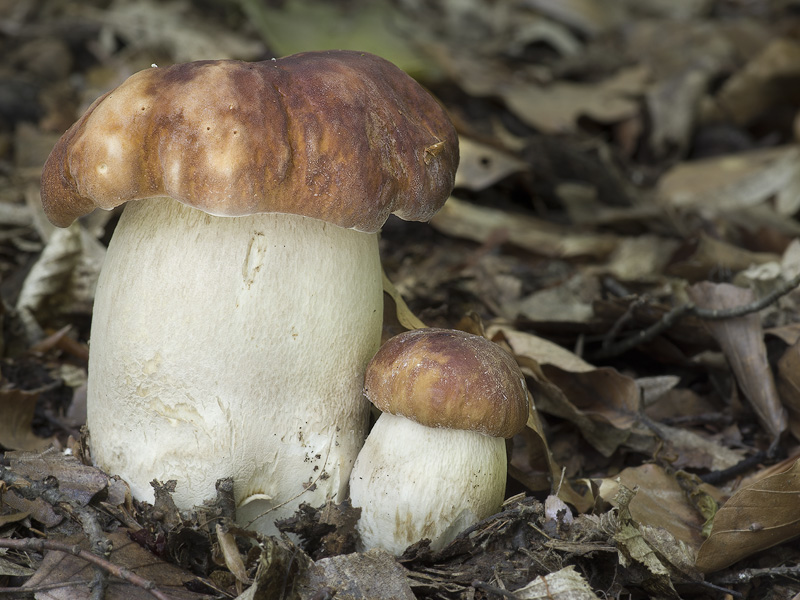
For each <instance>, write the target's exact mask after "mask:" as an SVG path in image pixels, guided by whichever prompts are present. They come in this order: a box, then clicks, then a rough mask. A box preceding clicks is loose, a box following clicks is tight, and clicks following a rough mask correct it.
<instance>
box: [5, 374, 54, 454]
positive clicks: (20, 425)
mask: <svg viewBox="0 0 800 600" xmlns="http://www.w3.org/2000/svg"><path fill="white" fill-rule="evenodd" d="M40 393H41V392H40V390H31V391H25V390H18V389H13V388H12V389H8V387H6V388H5V389H2V388H0V445H1V446H3V447H4V448H8V449H10V450H31V451H36V450H44V449H45V448H47V447H48V446H49V445H50V444H51V443H52V442H53V438H52V437H50V438H41V437H39V436H38V435H36V434H34V433H33V430H32V429H31V422H32V421H33V416H34V413H35V412H36V402H37V400H38V399H39V394H40Z"/></svg>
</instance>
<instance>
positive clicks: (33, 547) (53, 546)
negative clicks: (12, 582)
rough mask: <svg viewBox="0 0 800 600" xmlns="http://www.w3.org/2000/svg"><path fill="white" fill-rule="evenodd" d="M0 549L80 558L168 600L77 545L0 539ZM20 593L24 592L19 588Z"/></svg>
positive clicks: (142, 580)
mask: <svg viewBox="0 0 800 600" xmlns="http://www.w3.org/2000/svg"><path fill="white" fill-rule="evenodd" d="M0 548H10V549H12V550H30V551H33V552H39V553H42V552H44V551H45V550H54V551H56V552H65V553H67V554H72V555H73V556H77V557H78V558H82V559H83V560H85V561H86V562H89V563H92V564H93V565H94V566H96V567H99V568H101V569H103V570H104V571H106V572H108V573H110V574H111V575H113V576H114V577H117V578H119V579H122V580H123V581H127V582H128V583H130V584H133V585H135V586H136V587H140V588H142V589H144V590H147V591H148V592H150V594H151V595H152V596H154V597H155V598H158V600H170V598H169V596H167V595H165V594H164V593H163V592H160V591H159V590H158V589H157V588H156V584H155V582H153V581H150V580H149V579H145V578H144V577H139V576H138V575H137V574H136V573H134V572H133V571H130V570H128V569H125V568H124V567H118V566H117V565H115V564H114V563H112V562H109V561H107V560H106V559H105V558H101V557H99V556H97V555H96V554H93V553H92V552H89V551H88V550H84V549H83V548H81V547H80V546H79V545H77V544H65V543H64V542H58V541H55V540H40V539H37V538H26V539H22V540H12V539H10V538H0ZM20 591H24V590H23V589H22V588H20Z"/></svg>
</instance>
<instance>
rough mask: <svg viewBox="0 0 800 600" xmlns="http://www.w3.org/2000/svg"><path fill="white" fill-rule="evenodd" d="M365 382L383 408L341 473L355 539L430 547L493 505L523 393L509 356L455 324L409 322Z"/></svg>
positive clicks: (521, 414) (502, 484) (522, 412)
mask: <svg viewBox="0 0 800 600" xmlns="http://www.w3.org/2000/svg"><path fill="white" fill-rule="evenodd" d="M364 390H365V394H366V396H367V398H369V399H370V400H371V401H372V403H373V404H374V405H375V406H377V407H378V408H379V409H380V410H381V411H383V412H382V414H381V415H380V417H378V420H377V421H376V422H375V425H374V426H373V428H372V431H371V432H370V434H369V436H368V437H367V441H366V442H365V444H364V447H363V448H362V449H361V452H360V453H359V454H358V459H357V460H356V464H355V466H354V467H353V471H352V473H351V474H350V499H351V501H352V503H353V506H354V507H358V508H361V518H360V519H359V521H358V525H357V528H358V531H359V534H360V536H361V541H362V544H363V548H364V549H370V548H374V547H380V548H383V549H384V550H387V551H389V552H392V553H394V554H401V553H402V552H403V551H404V550H405V549H406V547H407V546H409V545H410V544H413V543H415V542H417V541H419V540H422V539H426V538H427V539H429V540H431V548H433V549H434V550H439V549H441V548H442V547H444V546H445V545H446V544H447V543H449V542H450V541H451V540H452V539H453V538H455V536H456V535H458V534H459V533H460V532H461V531H462V530H464V529H466V528H467V527H469V526H470V525H472V524H474V523H476V522H478V521H479V520H481V519H484V518H486V517H488V516H489V515H492V514H494V512H496V511H497V510H498V509H499V508H500V505H501V503H502V502H503V496H504V494H505V488H506V472H507V459H506V446H505V440H504V439H503V438H510V437H512V436H514V435H515V434H516V433H518V432H519V431H521V430H522V429H523V428H524V427H525V423H526V422H527V419H528V393H527V389H526V386H525V379H524V376H523V375H522V372H521V371H520V369H519V367H518V366H517V363H516V362H515V361H514V359H513V357H512V356H511V355H510V354H508V353H507V352H506V351H505V350H503V349H502V348H501V347H500V346H498V345H497V344H494V343H493V342H490V341H489V340H487V339H485V338H483V337H480V336H477V335H472V334H468V333H464V332H462V331H455V330H449V329H417V330H414V331H407V332H405V333H401V334H400V335H397V336H395V337H393V338H391V339H390V340H388V341H387V342H386V343H385V344H384V345H383V346H382V347H381V349H380V350H379V351H378V353H377V354H376V355H375V356H374V358H373V359H372V360H371V361H370V363H369V365H368V366H367V372H366V381H365V385H364Z"/></svg>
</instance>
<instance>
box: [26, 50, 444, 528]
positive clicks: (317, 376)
mask: <svg viewBox="0 0 800 600" xmlns="http://www.w3.org/2000/svg"><path fill="white" fill-rule="evenodd" d="M457 162H458V140H457V136H456V133H455V130H454V128H453V126H452V124H451V122H450V121H449V119H448V117H447V115H446V113H445V111H444V110H443V109H442V107H441V106H440V105H439V104H438V103H437V102H436V101H435V100H434V99H433V98H432V97H431V96H430V95H429V94H428V93H427V92H426V91H425V90H424V89H423V88H422V87H421V86H420V85H419V84H417V83H416V82H415V81H414V80H413V79H412V78H410V77H409V76H408V75H406V74H405V73H403V72H402V71H401V70H399V69H398V68H396V67H395V66H393V65H392V64H391V63H389V62H387V61H385V60H383V59H381V58H378V57H376V56H373V55H370V54H365V53H359V52H347V51H330V52H308V53H303V54H297V55H293V56H289V57H286V58H282V59H278V60H275V59H273V60H270V61H264V62H259V63H244V62H238V61H222V60H221V61H200V62H193V63H187V64H179V65H174V66H171V67H168V68H157V67H154V68H150V69H147V70H145V71H141V72H139V73H136V74H135V75H133V76H131V77H130V78H129V79H128V80H127V81H125V82H124V83H123V84H122V85H120V86H119V87H118V88H116V89H115V90H112V91H111V92H109V93H107V94H106V95H104V96H102V97H101V98H99V99H98V100H97V101H95V102H94V104H92V105H91V106H90V107H89V109H88V110H87V111H86V113H85V114H84V115H83V116H82V117H81V118H80V120H79V121H78V122H76V123H75V124H74V125H73V126H72V127H71V128H70V129H69V130H68V131H67V132H66V133H65V134H64V136H63V137H62V138H61V140H60V141H59V142H58V143H57V145H56V146H55V148H54V149H53V151H52V153H51V154H50V157H49V158H48V160H47V163H46V164H45V167H44V171H43V173H42V203H43V205H44V210H45V213H46V214H47V216H48V217H49V219H50V220H51V221H52V222H53V223H54V224H56V225H58V226H62V227H64V226H68V225H69V224H70V223H72V222H73V221H74V220H75V219H76V218H77V217H80V216H81V215H84V214H86V213H88V212H90V211H92V210H93V209H95V208H96V207H99V208H103V209H113V208H114V207H117V206H119V205H121V204H123V203H125V202H129V204H128V205H127V206H126V208H125V211H124V213H123V214H122V217H121V218H120V220H119V223H118V225H117V228H116V230H115V232H114V235H113V238H112V240H111V242H110V244H109V248H108V254H107V257H106V261H105V264H104V266H103V270H102V274H101V276H100V281H99V282H98V286H97V294H96V300H95V306H94V314H93V322H92V331H91V352H90V359H89V382H88V394H89V396H88V426H89V432H90V435H91V450H92V457H93V459H94V461H95V462H96V463H97V464H98V465H99V466H101V467H103V468H104V469H105V470H107V471H108V472H111V473H115V474H119V475H120V476H122V477H123V478H124V479H125V480H126V481H127V482H128V483H129V484H130V486H131V490H132V492H133V494H134V496H135V497H137V498H140V499H145V500H149V499H152V498H153V491H152V489H151V486H150V482H151V481H152V480H154V479H158V480H161V481H166V480H169V479H175V480H177V484H178V485H177V489H176V491H175V494H174V499H175V501H176V503H177V505H178V506H179V507H191V506H193V505H196V504H199V503H201V502H202V501H204V500H206V499H209V498H212V497H213V496H214V494H215V488H214V484H215V482H216V481H217V480H218V479H220V478H222V477H233V479H234V490H235V496H236V500H237V503H238V513H237V514H238V518H239V520H240V522H243V523H251V524H252V526H253V527H254V528H256V529H259V530H261V531H265V532H272V531H273V528H272V523H273V521H274V520H276V519H278V518H283V517H285V516H287V515H289V514H291V513H292V512H293V511H294V509H295V508H296V507H297V505H298V504H299V503H300V502H308V503H310V504H312V505H314V504H321V503H323V502H324V501H325V500H326V499H328V498H334V499H341V498H342V497H343V495H344V494H345V493H346V487H347V481H348V476H349V473H350V470H351V468H352V464H353V462H354V460H355V457H356V454H357V452H358V450H359V448H360V447H361V445H362V443H363V440H364V436H365V435H366V426H367V424H366V420H367V419H366V417H367V412H368V410H367V408H368V404H367V403H366V402H365V401H364V399H363V397H362V395H361V386H362V383H363V376H364V368H365V365H366V363H367V362H368V360H369V358H370V357H371V356H372V355H373V354H374V352H375V351H376V350H377V348H378V345H379V343H380V333H381V318H382V293H381V289H382V287H381V269H380V262H379V256H378V247H377V234H376V232H377V231H378V230H379V228H380V227H381V226H382V224H383V222H384V221H385V219H386V218H387V216H388V215H389V214H390V213H392V212H394V213H395V214H397V215H398V216H400V217H402V218H404V219H412V220H427V219H429V218H430V217H431V216H432V215H433V214H434V213H435V212H436V211H437V210H438V209H439V208H440V207H441V206H442V204H443V203H444V201H445V200H446V199H447V197H448V195H449V193H450V190H451V189H452V186H453V180H454V174H455V168H456V165H457ZM132 200H135V201H136V202H130V201H132Z"/></svg>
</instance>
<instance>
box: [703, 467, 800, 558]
mask: <svg viewBox="0 0 800 600" xmlns="http://www.w3.org/2000/svg"><path fill="white" fill-rule="evenodd" d="M798 536H800V460H798V461H795V463H794V464H793V465H792V466H791V467H790V468H789V469H787V470H786V471H783V472H782V473H777V474H775V475H770V476H769V477H765V478H764V479H762V480H760V481H757V482H755V483H753V484H751V485H748V486H746V487H743V488H741V489H740V490H738V491H737V492H736V493H735V494H734V495H733V496H731V498H730V499H729V500H728V501H727V502H726V503H725V504H724V505H723V506H722V508H720V509H719V511H718V512H717V514H716V516H715V517H714V525H713V527H712V530H711V536H710V537H709V538H708V539H707V540H706V541H705V542H704V543H703V545H702V546H701V547H700V551H699V552H698V554H697V563H696V565H697V568H698V569H700V570H701V571H702V572H704V573H711V572H713V571H719V570H720V569H724V568H725V567H727V566H730V565H732V564H733V563H735V562H736V561H738V560H741V559H743V558H745V557H747V556H750V555H751V554H754V553H755V552H758V551H759V550H764V549H766V548H771V547H772V546H775V545H777V544H780V543H783V542H786V541H788V540H791V539H794V538H796V537H798Z"/></svg>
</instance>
